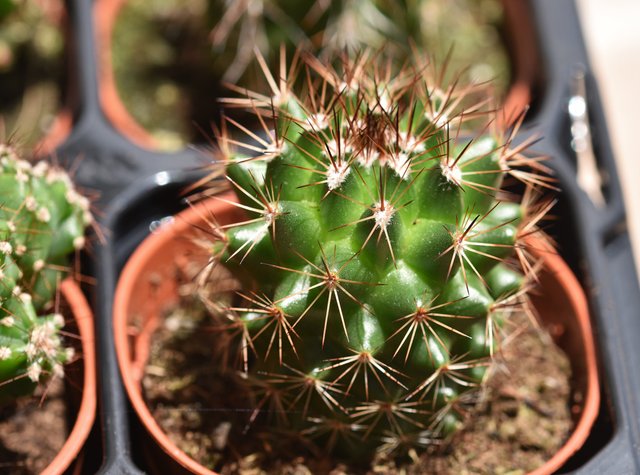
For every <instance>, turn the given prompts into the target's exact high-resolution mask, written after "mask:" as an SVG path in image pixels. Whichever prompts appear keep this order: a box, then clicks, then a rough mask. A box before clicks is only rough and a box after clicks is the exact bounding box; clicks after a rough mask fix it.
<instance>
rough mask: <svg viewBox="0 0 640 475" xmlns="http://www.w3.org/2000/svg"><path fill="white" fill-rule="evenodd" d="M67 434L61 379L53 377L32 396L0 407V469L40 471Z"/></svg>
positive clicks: (26, 474)
mask: <svg viewBox="0 0 640 475" xmlns="http://www.w3.org/2000/svg"><path fill="white" fill-rule="evenodd" d="M66 438H67V424H66V411H65V401H64V383H63V381H62V380H61V379H60V378H54V379H52V380H51V381H50V382H49V383H48V384H47V385H44V386H42V387H40V388H38V390H37V392H36V394H34V395H33V396H32V397H27V398H24V399H21V400H20V401H18V402H17V403H16V404H13V405H11V406H8V407H5V408H3V409H1V410H0V473H2V474H6V475H31V474H37V473H41V472H42V471H43V470H44V468H45V467H46V466H47V465H48V464H49V463H51V461H52V460H53V459H54V458H55V456H56V455H57V453H58V452H59V451H60V449H61V448H62V446H63V445H64V442H65V440H66Z"/></svg>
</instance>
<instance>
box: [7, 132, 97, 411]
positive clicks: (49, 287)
mask: <svg viewBox="0 0 640 475" xmlns="http://www.w3.org/2000/svg"><path fill="white" fill-rule="evenodd" d="M91 222H92V216H91V213H90V212H89V202H88V201H87V199H86V198H84V197H83V196H81V195H80V194H78V192H77V191H76V190H75V188H74V187H73V184H72V183H71V180H70V179H69V176H68V175H67V174H66V173H65V172H64V171H62V170H61V169H58V168H57V167H53V166H51V165H48V164H47V163H45V162H39V163H36V164H35V165H32V164H31V163H29V162H27V161H25V160H22V159H21V158H20V157H19V156H18V154H17V153H16V151H15V150H14V149H13V148H11V147H8V146H6V145H4V144H2V145H0V278H1V279H0V280H1V282H2V285H1V286H0V403H6V402H8V401H12V400H14V399H15V398H17V397H20V396H23V395H26V394H30V393H31V392H32V391H33V390H34V389H35V387H36V386H37V385H38V383H41V382H43V381H45V380H46V379H47V378H48V377H49V376H51V375H55V376H61V375H62V374H63V373H64V370H63V365H64V363H66V362H68V361H69V360H70V359H71V358H72V357H73V350H72V349H71V348H65V347H64V346H63V343H62V339H61V337H60V334H59V330H60V329H61V328H62V327H63V325H64V318H63V316H62V315H60V314H59V313H57V308H56V306H55V305H54V299H55V297H56V295H57V286H58V283H59V281H60V279H61V278H62V277H63V275H64V274H65V272H66V269H67V268H68V262H67V255H68V254H69V253H71V252H73V251H76V250H79V249H81V248H82V247H83V246H84V242H85V238H84V230H85V227H86V226H87V225H89V224H90V223H91ZM43 312H44V313H45V314H44V315H43ZM51 312H53V313H51Z"/></svg>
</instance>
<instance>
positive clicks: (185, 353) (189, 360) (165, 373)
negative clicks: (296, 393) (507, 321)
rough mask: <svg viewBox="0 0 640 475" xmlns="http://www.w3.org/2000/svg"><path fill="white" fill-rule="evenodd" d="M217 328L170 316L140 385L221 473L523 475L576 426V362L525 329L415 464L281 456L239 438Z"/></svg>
mask: <svg viewBox="0 0 640 475" xmlns="http://www.w3.org/2000/svg"><path fill="white" fill-rule="evenodd" d="M523 320H524V319H523ZM212 331H214V330H212V329H211V327H210V322H209V321H208V320H207V318H206V312H205V311H203V309H202V308H200V307H198V306H197V304H195V303H193V302H185V304H184V305H183V306H182V307H181V308H180V309H178V310H176V311H174V312H173V313H171V314H170V315H169V316H168V317H167V318H166V319H165V321H164V324H163V325H161V326H160V328H159V329H158V330H157V331H156V333H155V335H154V338H153V341H152V349H151V355H150V361H149V362H148V365H147V368H146V374H145V378H144V381H143V386H144V392H145V397H146V399H147V401H148V405H149V408H150V409H151V412H152V413H153V415H154V416H155V418H156V420H157V421H158V422H159V424H160V426H161V427H163V429H164V430H165V431H166V432H167V433H168V435H169V437H170V438H171V439H172V440H173V441H174V442H175V443H176V444H177V445H178V447H180V448H181V449H182V450H183V451H184V452H186V453H187V454H189V455H190V456H191V457H193V458H194V459H195V460H197V461H198V462H199V463H201V464H203V465H205V466H208V467H211V468H213V469H216V470H218V471H219V472H221V473H222V474H232V473H240V474H244V475H249V474H251V475H258V474H268V473H278V474H295V475H303V474H323V473H326V474H331V475H338V474H347V473H349V474H351V473H367V474H388V473H389V474H416V475H417V474H438V475H440V474H509V475H517V474H524V473H526V472H529V471H530V470H532V469H534V468H536V467H538V466H540V465H541V464H543V463H544V462H545V461H546V460H547V459H549V458H550V457H551V456H552V455H553V454H554V453H555V452H556V450H557V449H558V448H559V447H560V446H561V445H562V444H563V443H564V441H565V440H566V439H567V437H568V435H569V433H570V430H571V428H572V426H573V422H572V419H571V415H570V411H569V407H570V399H571V391H570V385H569V378H570V375H571V370H570V365H569V362H568V360H567V358H566V356H565V355H564V354H563V353H562V351H561V350H559V349H558V348H557V347H556V346H555V345H554V344H553V342H552V341H551V338H550V337H549V336H548V335H547V334H546V333H541V332H539V331H538V330H535V329H534V328H533V327H532V326H531V325H530V324H528V325H525V326H524V327H522V326H521V327H519V328H518V330H517V331H516V332H514V333H512V334H511V335H510V336H509V338H508V339H507V341H508V343H505V344H504V345H503V349H502V352H501V362H500V364H498V365H496V370H495V371H494V373H493V375H492V376H491V378H490V379H489V382H488V385H487V390H486V393H485V397H484V398H483V399H482V402H480V403H479V405H478V406H477V407H476V408H475V409H474V410H473V411H472V412H473V414H470V417H469V418H468V420H469V422H468V423H467V424H466V426H465V428H464V429H462V430H461V431H459V432H458V433H457V434H456V435H455V436H454V438H453V439H452V440H450V441H447V442H446V443H442V444H440V445H438V446H434V447H432V449H430V450H428V451H427V452H426V453H423V454H420V455H418V454H415V453H410V454H409V456H410V457H409V460H402V461H399V460H391V459H383V458H381V459H378V460H375V461H374V462H373V463H372V465H371V467H369V468H367V469H362V468H360V469H355V468H350V467H346V466H343V465H339V464H336V462H335V461H330V460H327V459H321V458H314V457H311V456H308V457H307V456H305V457H300V456H299V455H300V454H302V453H304V451H301V450H299V448H293V449H292V455H291V456H289V457H287V456H286V455H285V456H283V455H282V454H280V456H279V457H276V456H275V455H274V454H273V453H272V452H273V451H272V450H270V449H271V447H272V444H270V442H269V440H267V439H261V440H260V439H258V437H250V435H251V432H250V433H249V434H250V435H249V436H247V435H243V434H242V429H243V428H244V426H245V424H246V418H247V415H246V410H244V411H243V410H242V409H241V408H242V407H247V405H246V404H247V403H246V402H245V401H246V397H245V396H244V395H243V393H242V391H241V390H240V389H239V388H236V387H234V385H233V381H229V380H225V378H224V377H220V376H219V375H217V371H216V368H215V367H214V364H213V363H212V361H213V360H214V359H215V358H214V356H215V344H212V341H215V339H214V340H212ZM214 338H215V336H214ZM233 408H237V409H233ZM234 434H235V435H236V436H234ZM238 434H241V435H240V436H238ZM237 440H242V442H241V443H238V442H237Z"/></svg>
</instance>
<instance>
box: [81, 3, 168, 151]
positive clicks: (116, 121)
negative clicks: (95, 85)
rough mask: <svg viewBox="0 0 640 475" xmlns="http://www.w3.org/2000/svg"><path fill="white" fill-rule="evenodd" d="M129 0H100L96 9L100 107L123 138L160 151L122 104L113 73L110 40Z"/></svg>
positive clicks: (148, 134)
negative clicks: (121, 10) (121, 12)
mask: <svg viewBox="0 0 640 475" xmlns="http://www.w3.org/2000/svg"><path fill="white" fill-rule="evenodd" d="M126 1H127V0H99V1H97V2H96V4H95V6H94V24H95V25H96V34H97V44H98V81H99V87H100V104H101V106H102V110H103V112H104V114H105V115H106V116H107V119H109V121H110V122H111V123H112V124H113V126H114V127H115V128H116V129H117V130H118V131H119V132H120V133H121V134H123V135H124V136H126V137H127V138H129V140H131V141H132V142H134V143H135V144H137V145H139V146H141V147H145V148H151V149H153V148H157V142H156V140H155V139H154V138H153V136H152V135H151V134H150V133H149V132H147V131H146V130H145V129H144V127H142V126H141V125H140V124H138V122H137V121H136V120H135V119H134V118H133V117H132V116H131V114H130V113H129V111H128V110H127V108H126V107H125V105H124V104H123V103H122V100H121V99H120V96H119V95H118V90H117V87H116V81H115V77H114V73H113V65H112V61H111V37H112V35H113V28H114V26H115V22H116V19H117V17H118V12H119V11H120V9H121V8H122V6H123V5H124V4H125V2H126Z"/></svg>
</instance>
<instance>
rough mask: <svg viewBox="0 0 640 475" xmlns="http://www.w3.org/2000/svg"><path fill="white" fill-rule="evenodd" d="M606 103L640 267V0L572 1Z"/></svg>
mask: <svg viewBox="0 0 640 475" xmlns="http://www.w3.org/2000/svg"><path fill="white" fill-rule="evenodd" d="M576 3H577V5H578V9H579V15H580V20H581V22H582V28H583V32H584V36H585V41H586V43H587V49H588V50H589V56H590V58H591V64H592V66H593V69H594V71H595V74H596V76H597V80H598V84H599V87H600V93H601V96H602V100H603V102H604V107H605V113H606V116H607V125H608V127H609V135H610V137H611V142H612V146H613V152H614V154H615V157H616V161H617V164H618V174H619V176H620V181H621V182H622V187H623V190H624V194H625V201H626V205H627V215H628V224H629V228H630V232H631V238H632V241H633V245H634V253H635V261H636V268H640V148H639V147H638V142H637V140H639V139H640V116H639V115H638V114H639V113H640V91H639V88H640V1H639V0H607V1H604V0H576Z"/></svg>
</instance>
